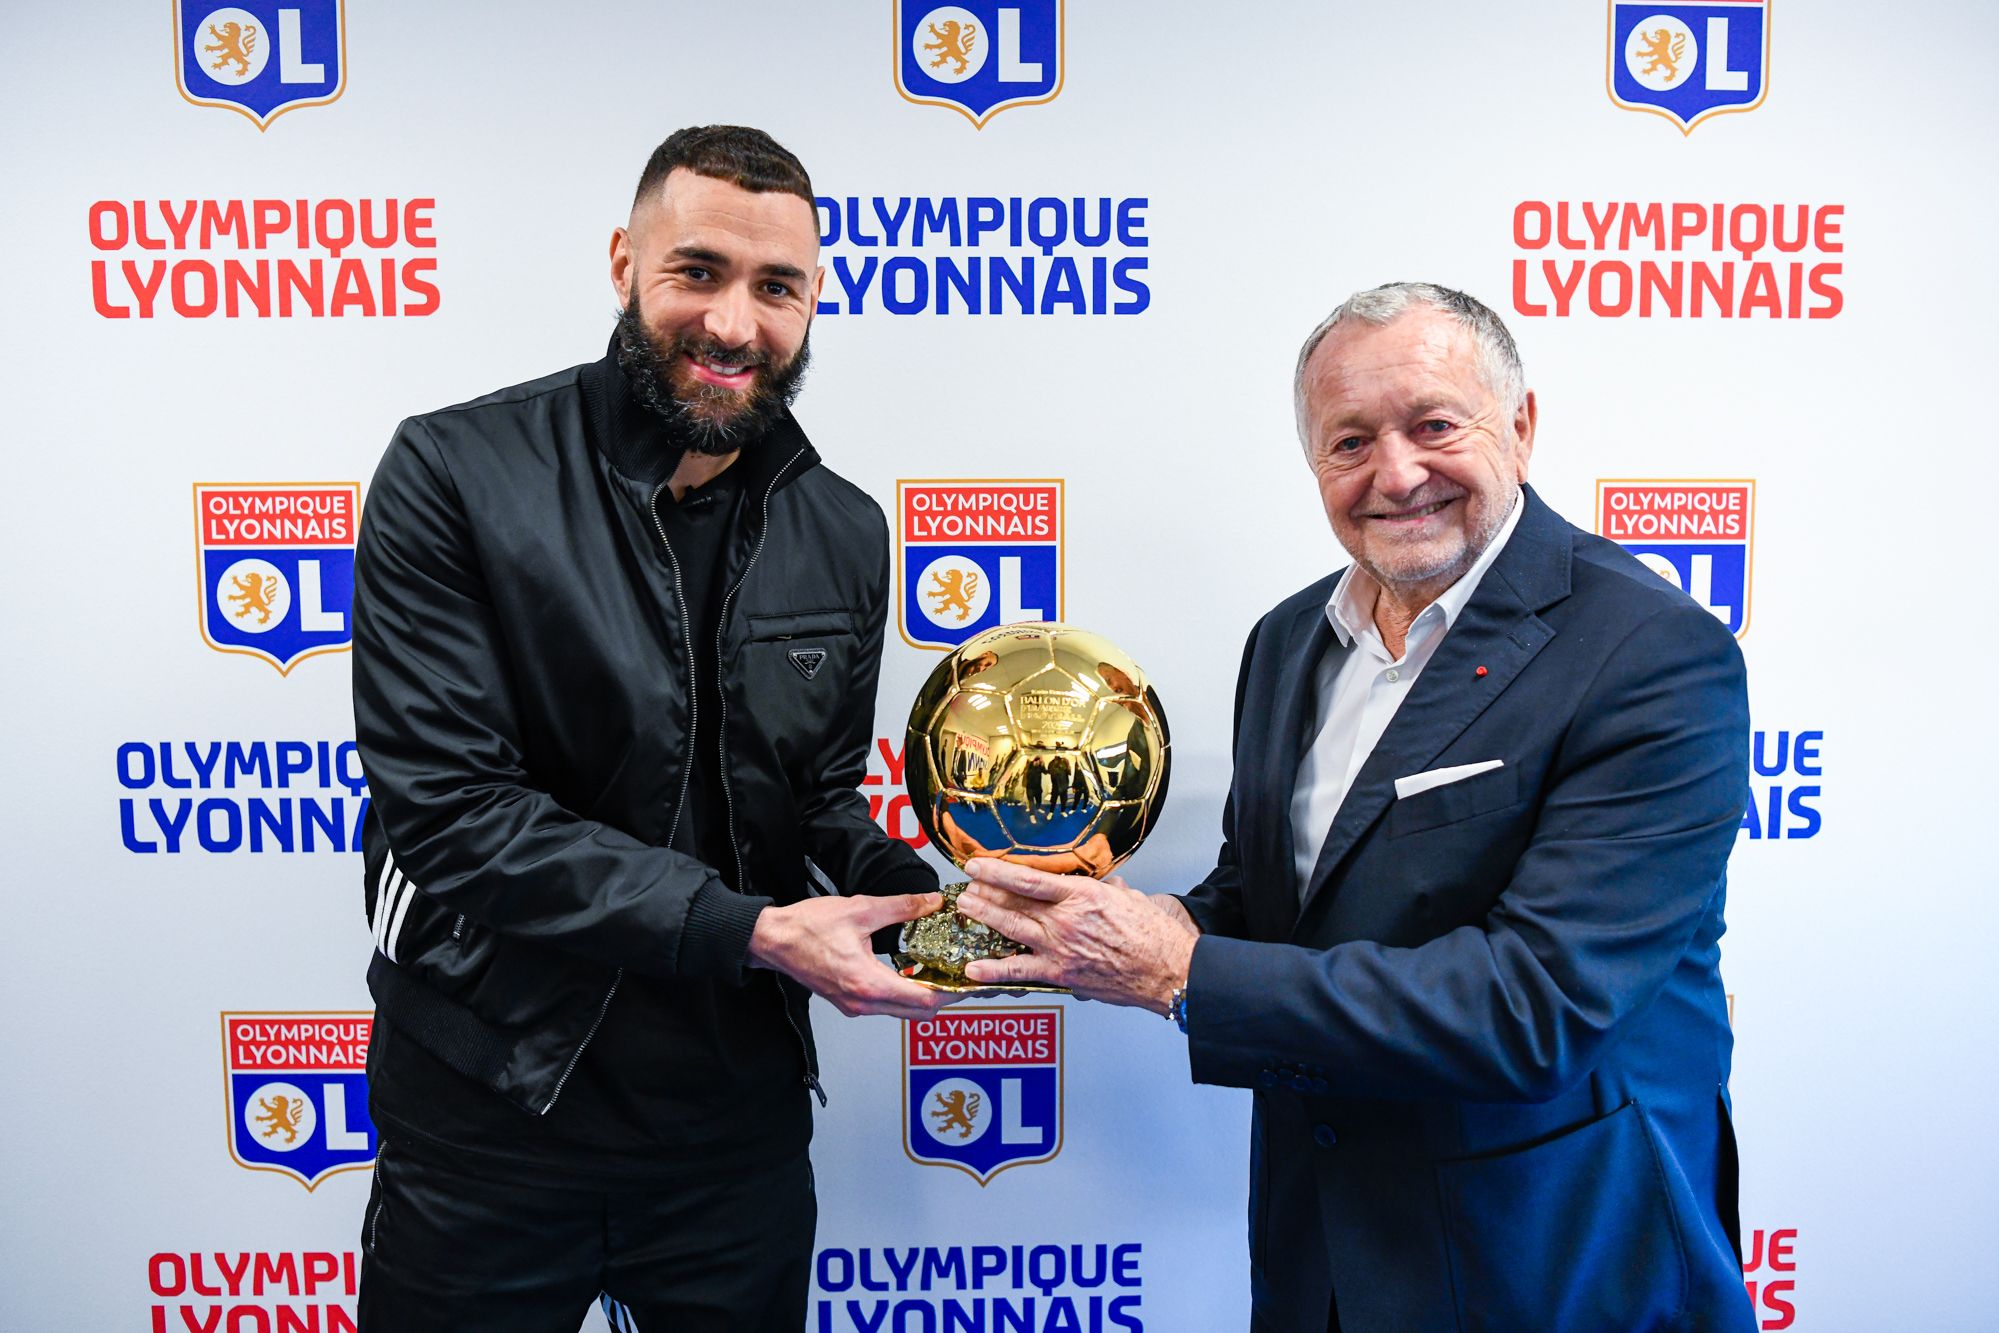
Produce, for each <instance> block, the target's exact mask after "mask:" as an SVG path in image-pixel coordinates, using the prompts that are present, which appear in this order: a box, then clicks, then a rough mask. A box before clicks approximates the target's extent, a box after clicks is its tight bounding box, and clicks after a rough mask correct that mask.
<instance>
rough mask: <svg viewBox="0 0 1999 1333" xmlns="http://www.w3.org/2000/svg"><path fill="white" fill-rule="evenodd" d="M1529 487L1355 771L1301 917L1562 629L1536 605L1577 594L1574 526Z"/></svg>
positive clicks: (1306, 894)
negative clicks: (1411, 783) (1403, 792)
mask: <svg viewBox="0 0 1999 1333" xmlns="http://www.w3.org/2000/svg"><path fill="white" fill-rule="evenodd" d="M1525 489H1526V499H1525V504H1526V505H1527V509H1526V511H1525V512H1524V513H1522V514H1521V516H1520V522H1519V524H1518V525H1517V526H1516V527H1515V528H1514V530H1513V536H1512V538H1511V540H1509V541H1508V542H1507V544H1506V548H1505V549H1504V550H1503V551H1501V552H1500V555H1499V559H1498V560H1496V561H1494V562H1493V565H1492V568H1490V569H1489V570H1487V571H1486V574H1485V578H1484V579H1483V580H1482V581H1481V582H1480V583H1479V585H1478V591H1477V592H1475V593H1473V594H1472V599H1471V601H1470V602H1468V603H1466V605H1465V609H1464V610H1463V611H1462V612H1460V613H1459V615H1458V619H1457V623H1456V624H1454V625H1453V626H1451V631H1450V633H1449V634H1447V635H1445V636H1444V641H1443V642H1442V643H1440V644H1438V645H1437V651H1436V654H1435V655H1434V656H1433V657H1431V659H1430V661H1429V663H1428V664H1427V665H1426V666H1425V667H1424V668H1423V674H1422V675H1421V676H1419V677H1418V678H1417V680H1416V684H1415V687H1414V688H1413V689H1411V690H1410V692H1409V697H1408V698H1407V699H1404V700H1403V701H1402V706H1401V707H1400V708H1398V709H1397V710H1396V712H1395V717H1394V719H1393V720H1391V721H1390V722H1389V724H1388V729H1387V730H1386V731H1384V732H1383V733H1382V735H1381V740H1380V741H1379V742H1378V743H1377V744H1376V745H1375V747H1374V752H1373V753H1372V754H1370V755H1369V756H1368V758H1367V762H1366V763H1364V764H1362V765H1361V769H1360V772H1359V773H1358V774H1356V775H1355V777H1354V782H1353V786H1352V787H1351V788H1349V789H1348V791H1347V796H1346V800H1345V801H1344V802H1343V803H1342V804H1341V806H1340V809H1339V813H1338V814H1337V815H1335V816H1334V818H1333V826H1332V828H1331V829H1330V830H1329V831H1328V832H1327V834H1326V841H1325V844H1324V845H1323V846H1322V847H1321V848H1320V849H1319V858H1318V861H1317V862H1316V863H1315V864H1314V866H1313V868H1312V879H1311V882H1310V884H1309V885H1307V887H1306V891H1305V895H1304V898H1303V901H1302V903H1301V904H1300V907H1299V920H1301V921H1302V920H1303V918H1304V916H1305V914H1306V913H1307V912H1308V911H1309V910H1310V909H1311V907H1312V904H1313V902H1314V901H1315V900H1316V899H1317V898H1319V897H1320V896H1321V895H1322V894H1324V893H1325V891H1326V887H1327V884H1328V882H1329V881H1330V880H1331V878H1332V874H1333V871H1334V869H1335V868H1336V867H1337V866H1338V865H1339V863H1340V862H1341V861H1342V860H1343V859H1344V858H1345V857H1346V855H1347V853H1348V852H1350V851H1351V850H1352V849H1353V847H1354V845H1355V844H1356V843H1357V842H1358V841H1359V840H1360V837H1361V835H1362V834H1363V833H1365V832H1366V831H1367V830H1368V829H1369V828H1371V827H1372V826H1373V825H1374V823H1375V821H1376V820H1378V819H1380V818H1381V816H1382V814H1383V813H1384V812H1386V811H1387V809H1388V807H1389V804H1390V803H1391V802H1392V801H1393V800H1394V798H1395V779H1396V778H1399V777H1406V776H1407V775H1409V774H1411V773H1420V772H1422V771H1423V770H1424V769H1425V768H1429V767H1434V765H1433V764H1432V763H1431V761H1432V760H1434V759H1435V758H1436V757H1437V756H1438V755H1439V754H1441V753H1443V751H1444V750H1445V749H1446V748H1447V747H1448V746H1449V745H1450V744H1451V742H1452V741H1454V740H1456V739H1457V738H1458V737H1459V736H1460V735H1461V734H1463V732H1464V730H1465V728H1466V727H1469V726H1470V725H1471V724H1472V722H1473V721H1474V720H1475V719H1477V717H1478V716H1479V714H1481V713H1483V712H1484V711H1485V710H1486V708H1487V707H1489V706H1490V705H1491V704H1492V702H1493V700H1495V699H1497V698H1498V697H1499V696H1500V695H1501V694H1503V693H1505V691H1506V687H1507V686H1508V685H1510V684H1512V683H1513V679H1514V678H1515V677H1516V676H1518V675H1519V674H1520V672H1521V671H1522V670H1523V669H1524V668H1525V667H1526V666H1527V664H1528V663H1529V662H1531V661H1533V660H1534V657H1535V654H1537V653H1539V652H1540V651H1541V649H1542V648H1544V647H1545V646H1547V643H1548V641H1549V640H1550V639H1552V638H1554V637H1555V632H1554V630H1552V629H1551V628H1549V627H1548V625H1547V624H1546V623H1545V622H1543V621H1542V620H1541V618H1540V617H1539V616H1538V615H1537V614H1536V612H1538V611H1540V610H1541V609H1543V608H1544V607H1547V606H1551V605H1553V604H1554V603H1555V602H1558V601H1560V600H1561V599H1562V598H1564V597H1566V596H1568V593H1569V561H1570V558H1571V552H1572V544H1571V540H1570V533H1571V532H1572V531H1573V529H1571V528H1570V527H1569V525H1568V524H1567V523H1565V522H1564V521H1563V520H1562V519H1561V518H1560V517H1559V516H1557V515H1556V514H1555V512H1554V511H1553V510H1551V509H1549V508H1548V507H1547V506H1546V505H1544V504H1542V503H1541V501H1540V499H1539V497H1537V496H1536V495H1535V494H1534V492H1533V490H1532V489H1531V488H1525ZM1480 667H1484V668H1485V674H1484V675H1480V674H1479V672H1478V668H1480ZM1481 757H1482V758H1497V759H1504V758H1507V757H1508V756H1505V755H1490V756H1481ZM1294 768H1295V765H1294Z"/></svg>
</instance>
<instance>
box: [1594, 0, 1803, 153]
mask: <svg viewBox="0 0 1999 1333" xmlns="http://www.w3.org/2000/svg"><path fill="white" fill-rule="evenodd" d="M1609 63H1610V68H1609V72H1608V76H1607V83H1608V85H1609V88H1610V100H1611V101H1613V102H1615V103H1617V105H1619V106H1621V107H1623V108H1624V109H1625V110H1627V111H1649V112H1651V113H1652V114H1653V115H1655V116H1664V117H1665V118H1666V119H1668V120H1670V121H1672V122H1673V123H1674V124H1676V125H1678V126H1679V127H1680V133H1682V134H1692V133H1693V132H1694V126H1696V125H1698V124H1700V123H1701V122H1702V121H1703V120H1706V119H1707V118H1708V117H1709V116H1719V115H1723V114H1725V113H1727V112H1730V111H1753V110H1755V109H1756V108H1757V107H1758V106H1760V105H1762V103H1763V94H1764V92H1765V91H1766V90H1767V89H1768V87H1769V85H1770V5H1769V0H1706V2H1705V3H1702V4H1673V3H1666V4H1659V3H1656V0H1610V56H1609Z"/></svg>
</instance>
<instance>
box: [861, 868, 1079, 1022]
mask: <svg viewBox="0 0 1999 1333" xmlns="http://www.w3.org/2000/svg"><path fill="white" fill-rule="evenodd" d="M964 887H965V886H964V885H963V884H962V883H960V884H946V885H945V886H944V888H943V893H944V905H943V906H942V907H940V908H939V909H937V910H936V911H935V912H932V913H931V914H930V915H929V916H920V917H918V918H916V920H914V921H911V922H908V923H906V924H905V925H904V926H903V928H902V937H901V938H900V939H899V940H898V941H897V944H898V945H899V950H898V952H897V953H896V955H895V966H896V970H897V971H898V972H900V973H901V974H902V975H903V976H905V977H907V978H909V979H910V980H911V981H914V982H915V983H916V984H917V985H919V986H928V987H929V988H930V989H932V990H941V991H951V992H952V993H954V994H958V995H1019V994H1025V993H1028V992H1037V993H1042V994H1050V995H1067V994H1068V993H1069V990H1068V987H1066V986H1043V985H1035V984H1032V983H1027V982H1015V983H1012V984H1009V985H995V984H993V983H991V982H981V981H973V980H971V979H970V978H969V977H967V976H966V975H965V967H966V965H967V964H969V963H972V962H974V961H976V960H978V959H981V958H1012V957H1014V956H1015V955H1017V954H1024V953H1032V952H1033V950H1031V949H1029V948H1028V947H1027V946H1026V945H1025V944H1022V943H1020V942H1019V941H1018V940H1012V939H1008V938H1007V937H1006V936H1005V935H1002V934H1000V933H999V932H998V931H997V930H994V929H993V928H992V927H991V926H988V925H985V924H983V923H982V922H978V921H974V920H972V918H970V917H968V916H966V915H965V914H964V913H963V912H960V911H959V910H958V894H959V893H960V892H962V891H963V890H964Z"/></svg>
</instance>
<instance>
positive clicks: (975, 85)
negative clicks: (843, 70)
mask: <svg viewBox="0 0 1999 1333" xmlns="http://www.w3.org/2000/svg"><path fill="white" fill-rule="evenodd" d="M894 3H895V29H894V31H895V58H894V67H895V88H896V91H897V92H899V93H901V94H902V95H903V96H904V97H906V98H908V99H909V100H910V101H912V102H917V103H921V104H923V105H926V106H948V107H951V108H953V109H954V110H956V111H958V112H959V113H960V114H962V115H963V116H964V117H965V119H967V120H969V121H971V122H972V125H973V126H974V128H977V129H984V128H985V127H986V122H987V121H989V120H991V119H992V118H993V117H994V116H997V115H998V114H999V113H1000V112H1002V111H1004V110H1006V109H1007V108H1008V107H1015V106H1032V105H1034V104H1035V103H1037V102H1052V101H1054V100H1055V97H1056V95H1057V94H1059V93H1060V92H1061V91H1062V50H1063V36H1062V0H1022V2H1021V3H1016V4H1010V5H1002V4H994V3H990V0H966V3H965V4H962V5H932V4H930V3H929V0H894Z"/></svg>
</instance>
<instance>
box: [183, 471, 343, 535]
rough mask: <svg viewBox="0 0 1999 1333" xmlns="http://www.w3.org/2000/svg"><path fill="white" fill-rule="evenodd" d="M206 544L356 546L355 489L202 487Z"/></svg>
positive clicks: (202, 518) (202, 526)
mask: <svg viewBox="0 0 1999 1333" xmlns="http://www.w3.org/2000/svg"><path fill="white" fill-rule="evenodd" d="M201 541H202V544H203V545H204V546H352V545H353V544H354V488H353V487H351V486H338V487H324V488H321V487H313V486H301V487H299V488H298V489H296V490H276V489H273V488H271V487H268V486H259V487H257V488H255V489H253V490H241V491H232V490H227V489H214V488H209V487H203V488H202V492H201Z"/></svg>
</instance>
